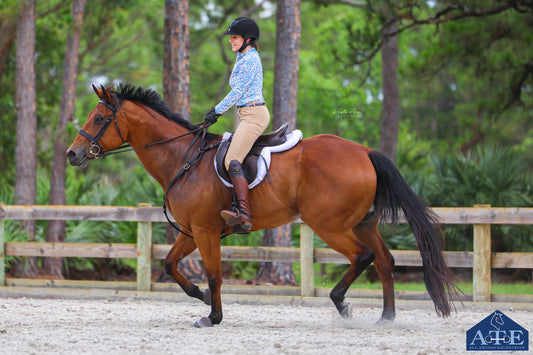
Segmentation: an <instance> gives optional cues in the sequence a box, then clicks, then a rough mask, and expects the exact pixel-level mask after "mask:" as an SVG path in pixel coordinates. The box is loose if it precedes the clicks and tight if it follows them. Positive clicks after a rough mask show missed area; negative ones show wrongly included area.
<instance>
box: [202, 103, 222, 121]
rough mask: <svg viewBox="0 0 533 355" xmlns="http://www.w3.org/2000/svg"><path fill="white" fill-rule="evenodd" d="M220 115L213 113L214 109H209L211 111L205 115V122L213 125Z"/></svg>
mask: <svg viewBox="0 0 533 355" xmlns="http://www.w3.org/2000/svg"><path fill="white" fill-rule="evenodd" d="M219 116H220V115H219V114H218V113H216V112H215V108H214V107H213V108H212V109H211V111H209V112H208V113H207V115H205V122H207V123H209V124H213V123H215V122H216V121H217V120H218V117H219Z"/></svg>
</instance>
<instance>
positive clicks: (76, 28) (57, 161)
mask: <svg viewBox="0 0 533 355" xmlns="http://www.w3.org/2000/svg"><path fill="white" fill-rule="evenodd" d="M86 3H87V0H74V1H73V3H72V11H71V15H72V19H73V27H72V31H71V32H70V34H69V35H68V38H67V47H66V51H65V64H64V72H63V93H62V95H61V106H60V109H59V121H58V123H57V128H56V137H55V141H54V156H53V158H52V175H51V177H50V204H51V205H65V204H66V203H67V198H66V196H65V170H66V166H67V164H66V150H67V146H66V145H65V142H66V127H67V124H68V122H69V121H70V120H71V119H72V118H73V117H74V104H75V101H76V78H77V77H78V54H79V48H80V39H81V26H82V24H83V12H84V10H85V4H86ZM65 228H66V222H65V221H50V222H49V223H48V230H47V232H46V241H47V242H52V243H58V242H63V241H64V240H65ZM62 266H63V258H60V257H51V258H45V259H44V269H45V272H46V273H47V274H49V275H51V276H53V277H56V278H60V279H62V278H63V272H62Z"/></svg>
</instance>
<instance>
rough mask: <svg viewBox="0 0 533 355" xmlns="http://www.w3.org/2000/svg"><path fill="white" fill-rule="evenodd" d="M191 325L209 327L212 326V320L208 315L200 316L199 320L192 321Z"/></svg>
mask: <svg viewBox="0 0 533 355" xmlns="http://www.w3.org/2000/svg"><path fill="white" fill-rule="evenodd" d="M192 326H193V327H195V328H210V327H212V326H213V322H212V321H211V318H209V317H202V318H200V320H198V321H196V322H194V324H193V325H192Z"/></svg>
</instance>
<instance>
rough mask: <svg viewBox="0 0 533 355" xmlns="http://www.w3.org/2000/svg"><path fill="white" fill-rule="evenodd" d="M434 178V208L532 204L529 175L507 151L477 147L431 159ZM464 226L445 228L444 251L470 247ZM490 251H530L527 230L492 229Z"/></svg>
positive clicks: (468, 231) (430, 196)
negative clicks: (445, 246) (461, 152)
mask: <svg viewBox="0 0 533 355" xmlns="http://www.w3.org/2000/svg"><path fill="white" fill-rule="evenodd" d="M432 161H433V164H434V166H435V173H434V174H435V176H434V177H433V179H432V180H433V183H428V184H427V185H428V193H429V194H428V196H426V197H427V198H428V200H429V201H430V204H431V206H434V207H440V206H442V207H471V206H473V205H475V204H490V205H491V206H492V207H526V206H531V204H532V180H531V171H529V167H528V166H527V165H526V163H525V161H524V160H523V159H522V158H521V156H520V155H519V154H517V153H516V152H515V151H514V150H513V149H511V148H502V147H498V146H480V147H477V148H476V149H474V150H473V151H471V152H469V153H467V154H458V155H455V156H452V155H448V156H445V157H441V158H439V157H434V158H433V160H432ZM471 228H472V227H468V226H453V227H452V226H448V227H447V228H446V230H447V249H452V248H453V249H457V250H465V247H468V248H471V247H472V238H470V237H469V236H470V235H471V234H472V233H471ZM491 231H492V236H493V250H494V251H523V252H526V251H531V250H533V242H532V240H531V232H532V228H531V226H505V225H504V226H492V229H491Z"/></svg>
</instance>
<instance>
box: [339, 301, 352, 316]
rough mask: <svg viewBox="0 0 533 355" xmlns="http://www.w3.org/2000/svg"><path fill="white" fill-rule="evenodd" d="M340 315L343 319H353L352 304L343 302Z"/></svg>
mask: <svg viewBox="0 0 533 355" xmlns="http://www.w3.org/2000/svg"><path fill="white" fill-rule="evenodd" d="M339 313H340V315H341V317H342V318H345V319H349V318H352V317H353V307H352V304H351V303H350V302H343V304H342V307H341V310H340V312H339Z"/></svg>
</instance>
